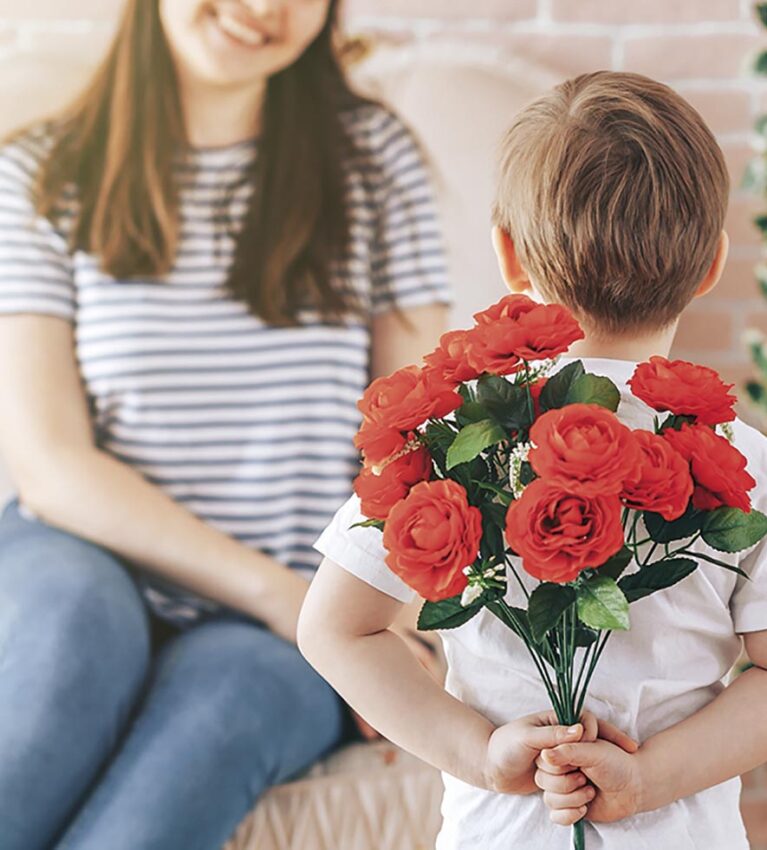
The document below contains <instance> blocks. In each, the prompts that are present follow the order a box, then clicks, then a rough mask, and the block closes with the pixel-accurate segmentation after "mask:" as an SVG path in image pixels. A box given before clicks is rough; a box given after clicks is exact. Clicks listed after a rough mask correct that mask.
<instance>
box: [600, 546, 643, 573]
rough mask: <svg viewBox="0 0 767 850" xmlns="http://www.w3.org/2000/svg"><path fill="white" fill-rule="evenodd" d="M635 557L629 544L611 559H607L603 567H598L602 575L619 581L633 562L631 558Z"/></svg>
mask: <svg viewBox="0 0 767 850" xmlns="http://www.w3.org/2000/svg"><path fill="white" fill-rule="evenodd" d="M633 557H634V553H633V552H632V551H631V549H629V548H628V546H624V547H623V548H622V549H620V550H619V551H618V552H616V553H615V555H613V556H612V558H610V559H609V560H607V561H605V562H604V564H602V566H601V567H597V570H598V572H599V575H600V576H607V577H608V578H611V579H614V580H615V581H618V579H619V578H620V577H621V575H622V574H623V571H624V570H625V569H626V567H627V566H628V565H629V564H630V563H631V559H632V558H633Z"/></svg>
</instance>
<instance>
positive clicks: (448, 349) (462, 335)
mask: <svg viewBox="0 0 767 850" xmlns="http://www.w3.org/2000/svg"><path fill="white" fill-rule="evenodd" d="M468 334H469V331H448V332H447V333H445V334H442V336H441V337H440V340H439V346H438V347H437V348H436V349H435V350H434V351H432V352H431V354H427V355H426V356H425V357H424V358H423V359H424V361H425V362H426V365H427V368H428V369H430V370H432V371H433V372H434V373H435V374H436V375H437V376H438V378H439V379H441V380H442V381H443V382H444V383H448V384H462V383H463V382H464V381H473V380H474V378H477V377H479V374H480V373H479V372H477V370H476V369H475V368H474V367H473V366H470V365H469V363H468V362H467V360H466V341H467V337H468Z"/></svg>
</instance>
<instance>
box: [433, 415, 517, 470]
mask: <svg viewBox="0 0 767 850" xmlns="http://www.w3.org/2000/svg"><path fill="white" fill-rule="evenodd" d="M505 439H506V432H505V431H504V430H503V428H501V426H500V425H499V424H498V423H497V422H494V421H493V420H492V419H484V420H482V422H473V423H472V424H471V425H467V426H466V427H465V428H463V429H461V430H460V431H459V432H458V436H457V437H456V438H455V440H454V441H453V444H452V445H451V446H450V448H449V449H448V450H447V468H448V469H452V468H453V467H454V466H458V464H459V463H467V462H468V461H470V460H473V459H474V458H475V457H476V456H477V455H478V454H479V453H480V452H481V451H483V450H484V449H486V448H487V447H488V446H492V445H493V444H494V443H499V442H500V441H501V440H505Z"/></svg>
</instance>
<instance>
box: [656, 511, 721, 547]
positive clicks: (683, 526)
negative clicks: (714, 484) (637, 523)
mask: <svg viewBox="0 0 767 850" xmlns="http://www.w3.org/2000/svg"><path fill="white" fill-rule="evenodd" d="M642 519H643V520H644V525H645V528H646V529H647V533H648V534H649V535H650V539H651V540H653V541H654V542H655V543H671V542H672V540H684V539H685V538H687V537H692V536H693V535H695V534H697V532H699V531H700V529H701V528H702V527H703V522H704V520H705V519H706V514H705V513H704V512H703V511H698V510H696V509H695V508H694V507H693V506H692V505H690V506H689V507H688V508H687V510H686V511H685V512H684V513H683V514H682V516H680V517H679V519H675V520H674V521H673V522H669V521H668V520H665V519H663V517H662V516H661V515H660V514H655V513H651V512H650V511H645V512H644V513H643V514H642Z"/></svg>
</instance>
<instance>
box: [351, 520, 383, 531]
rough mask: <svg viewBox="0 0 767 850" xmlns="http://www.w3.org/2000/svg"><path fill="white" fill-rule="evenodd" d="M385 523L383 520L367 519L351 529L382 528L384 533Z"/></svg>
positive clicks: (356, 523) (355, 524)
mask: <svg viewBox="0 0 767 850" xmlns="http://www.w3.org/2000/svg"><path fill="white" fill-rule="evenodd" d="M383 527H384V521H383V520H382V519H366V520H365V521H364V522H355V523H354V525H350V526H349V528H380V529H381V531H383Z"/></svg>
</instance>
